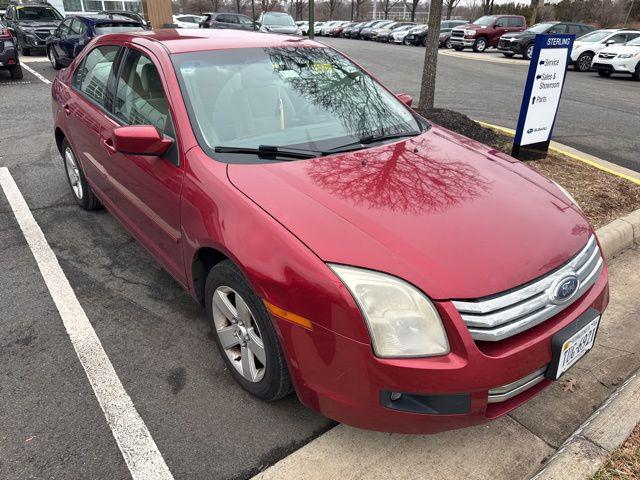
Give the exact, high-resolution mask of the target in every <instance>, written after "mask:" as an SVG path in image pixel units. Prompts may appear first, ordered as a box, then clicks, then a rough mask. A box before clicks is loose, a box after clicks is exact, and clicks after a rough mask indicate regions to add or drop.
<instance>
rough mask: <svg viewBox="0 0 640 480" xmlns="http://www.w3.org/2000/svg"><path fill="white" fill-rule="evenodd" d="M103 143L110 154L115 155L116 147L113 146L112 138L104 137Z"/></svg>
mask: <svg viewBox="0 0 640 480" xmlns="http://www.w3.org/2000/svg"><path fill="white" fill-rule="evenodd" d="M102 145H104V148H105V149H106V150H107V153H108V154H109V155H115V153H116V148H115V147H114V146H113V140H111V139H110V138H103V139H102Z"/></svg>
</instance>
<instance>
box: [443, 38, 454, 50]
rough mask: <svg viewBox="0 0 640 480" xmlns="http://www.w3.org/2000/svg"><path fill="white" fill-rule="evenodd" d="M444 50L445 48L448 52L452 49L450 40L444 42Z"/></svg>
mask: <svg viewBox="0 0 640 480" xmlns="http://www.w3.org/2000/svg"><path fill="white" fill-rule="evenodd" d="M444 48H447V49H449V50H451V49H452V48H453V45H452V44H451V40H449V39H448V38H447V41H446V42H444Z"/></svg>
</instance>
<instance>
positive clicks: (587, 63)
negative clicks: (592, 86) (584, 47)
mask: <svg viewBox="0 0 640 480" xmlns="http://www.w3.org/2000/svg"><path fill="white" fill-rule="evenodd" d="M592 62H593V53H590V52H585V53H583V54H582V55H580V56H579V57H578V59H577V60H576V63H574V64H573V69H574V70H577V71H578V72H588V71H589V70H591V63H592Z"/></svg>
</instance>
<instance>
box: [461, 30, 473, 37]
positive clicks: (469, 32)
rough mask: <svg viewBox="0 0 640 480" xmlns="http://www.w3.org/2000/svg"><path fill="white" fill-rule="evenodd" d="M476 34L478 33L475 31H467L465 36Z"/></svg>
mask: <svg viewBox="0 0 640 480" xmlns="http://www.w3.org/2000/svg"><path fill="white" fill-rule="evenodd" d="M475 33H476V31H475V30H465V31H464V34H465V35H468V36H471V35H475Z"/></svg>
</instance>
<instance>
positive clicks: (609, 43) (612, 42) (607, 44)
mask: <svg viewBox="0 0 640 480" xmlns="http://www.w3.org/2000/svg"><path fill="white" fill-rule="evenodd" d="M614 43H616V41H615V40H607V41H606V42H604V44H605V45H606V46H607V47H608V46H609V45H613V44H614Z"/></svg>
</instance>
